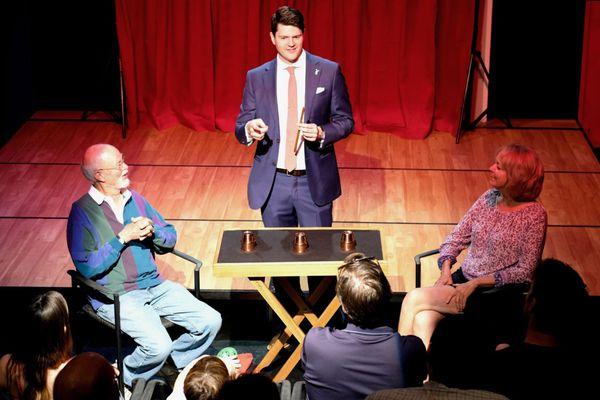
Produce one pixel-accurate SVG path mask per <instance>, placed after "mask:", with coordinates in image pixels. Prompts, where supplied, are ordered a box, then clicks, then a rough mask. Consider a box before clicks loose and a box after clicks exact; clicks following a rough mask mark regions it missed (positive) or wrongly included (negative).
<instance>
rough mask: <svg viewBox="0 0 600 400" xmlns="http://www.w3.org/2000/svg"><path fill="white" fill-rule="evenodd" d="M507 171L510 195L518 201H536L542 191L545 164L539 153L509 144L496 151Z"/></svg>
mask: <svg viewBox="0 0 600 400" xmlns="http://www.w3.org/2000/svg"><path fill="white" fill-rule="evenodd" d="M496 157H497V158H498V161H500V164H501V167H502V168H503V169H504V170H505V171H506V174H507V178H508V183H507V192H508V195H509V196H511V197H512V199H513V200H516V201H534V200H535V199H537V198H538V197H539V195H540V193H541V192H542V186H543V184H544V166H543V165H542V161H541V160H540V157H539V156H538V154H537V153H536V152H535V151H534V150H533V149H530V148H529V147H525V146H521V145H519V144H509V145H507V146H504V147H501V148H500V149H498V151H497V152H496Z"/></svg>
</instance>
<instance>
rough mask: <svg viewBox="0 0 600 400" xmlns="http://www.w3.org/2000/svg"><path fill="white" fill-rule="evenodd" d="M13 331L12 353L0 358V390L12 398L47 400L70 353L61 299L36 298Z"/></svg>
mask: <svg viewBox="0 0 600 400" xmlns="http://www.w3.org/2000/svg"><path fill="white" fill-rule="evenodd" d="M17 329H18V335H16V342H15V347H14V350H13V352H12V353H11V354H6V355H4V356H3V357H2V358H1V359H0V390H2V391H5V392H7V393H8V394H9V395H10V397H11V398H13V399H23V400H51V399H52V388H53V385H54V380H55V378H56V375H57V374H58V373H59V371H60V370H61V369H62V368H63V367H64V366H65V364H66V363H67V361H68V360H69V359H70V358H71V351H72V343H73V341H72V338H71V327H70V324H69V311H68V307H67V302H66V301H65V299H64V297H63V296H62V295H61V294H60V293H58V292H55V291H49V292H46V293H44V294H41V295H39V296H37V297H36V298H35V299H34V300H33V302H32V303H31V304H30V305H29V307H28V310H27V312H26V313H25V316H24V321H23V323H22V324H21V325H20V326H18V327H17Z"/></svg>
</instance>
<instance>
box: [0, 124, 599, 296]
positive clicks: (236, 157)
mask: <svg viewBox="0 0 600 400" xmlns="http://www.w3.org/2000/svg"><path fill="white" fill-rule="evenodd" d="M543 123H546V125H544V126H548V127H549V128H550V129H510V130H504V129H503V130H499V129H477V130H476V131H473V132H469V133H467V134H466V135H465V136H464V137H463V138H462V140H461V143H460V144H458V145H456V144H455V143H454V137H452V136H451V135H449V134H447V133H440V132H434V133H432V134H431V135H430V136H429V137H428V138H427V139H426V140H420V141H416V140H405V139H401V138H398V137H396V136H393V135H391V134H386V133H370V134H368V135H358V134H354V135H352V136H351V137H350V138H349V139H347V140H344V141H342V142H340V143H338V144H337V145H336V152H337V157H338V162H339V165H340V174H341V179H342V190H343V194H342V197H341V198H340V199H338V200H337V201H336V202H335V205H334V226H335V227H356V228H370V229H373V228H376V229H380V230H381V232H382V238H383V240H384V243H385V244H384V246H385V247H384V251H385V253H386V254H385V256H386V258H387V259H388V260H389V263H390V274H389V275H390V281H391V283H392V286H393V289H394V290H395V291H400V292H403V291H407V290H409V289H411V288H413V287H414V267H413V259H412V257H413V256H414V254H416V253H418V252H421V251H425V250H429V249H433V248H436V247H437V246H438V245H439V244H440V242H441V241H442V240H443V239H444V237H445V235H447V234H448V233H449V232H450V230H451V229H452V227H453V225H455V224H456V223H457V222H458V220H459V219H460V218H461V216H462V215H463V214H464V213H465V211H466V210H467V209H468V208H469V206H470V205H471V204H472V203H473V201H474V200H475V199H476V198H477V197H478V196H479V195H480V194H481V193H482V192H483V191H485V190H486V188H487V183H486V170H487V168H488V166H489V165H490V164H491V162H492V159H493V157H494V154H495V150H496V149H497V148H498V147H499V146H501V145H503V144H507V143H511V142H517V143H521V144H525V145H528V146H531V147H533V148H535V149H537V151H538V152H539V153H540V155H541V157H542V159H543V161H544V164H545V167H546V179H545V186H544V190H543V192H542V196H541V202H542V203H543V204H544V206H545V207H546V209H547V210H548V215H549V227H548V236H547V240H546V247H545V250H544V257H556V258H559V259H561V260H564V261H567V262H569V263H570V264H571V265H572V266H573V267H574V268H576V269H577V270H578V271H579V272H580V273H581V275H582V276H583V278H584V280H585V282H586V284H587V285H588V287H589V289H590V292H591V293H592V294H594V295H599V294H600V270H599V269H598V262H599V261H600V201H598V199H597V197H598V193H600V164H599V163H598V161H597V160H596V158H595V157H594V155H593V153H592V150H591V149H590V147H589V146H588V144H587V142H586V141H585V138H584V137H583V134H582V133H581V132H580V131H578V130H574V129H564V130H561V129H556V126H555V124H553V123H552V122H547V121H537V123H536V124H535V125H537V126H540V125H541V124H543ZM561 123H562V124H564V123H565V122H564V121H562V122H561ZM530 124H531V123H530ZM563 126H564V125H563ZM568 126H570V127H576V125H574V124H572V123H571V124H569V125H568ZM98 142H106V143H112V144H114V145H116V146H117V147H119V148H120V149H121V151H122V152H123V153H124V155H125V158H126V161H127V163H128V164H129V165H130V177H131V179H132V187H133V188H135V189H136V190H138V191H139V192H141V193H142V194H143V195H144V196H146V197H147V198H148V199H149V200H150V202H151V203H152V204H153V205H154V206H155V207H156V208H157V209H158V210H159V211H160V212H161V213H162V214H163V216H164V217H165V218H166V219H168V220H169V221H171V222H172V223H173V224H174V225H175V226H176V228H177V229H178V232H179V237H180V240H179V242H178V246H177V247H178V248H179V249H181V250H183V251H185V252H188V253H190V254H192V255H194V256H196V257H198V258H200V259H202V260H204V262H205V266H204V268H203V269H202V275H201V287H202V289H203V290H224V291H230V290H239V289H250V286H249V284H248V283H247V282H245V281H244V280H243V279H233V280H232V279H224V278H216V277H214V276H213V274H212V262H213V258H214V254H215V250H216V244H217V239H218V237H219V235H220V232H221V231H222V230H223V229H245V228H257V227H261V226H262V224H261V222H260V213H259V212H257V211H254V210H250V209H249V208H248V206H247V200H246V183H247V179H248V174H249V171H250V165H251V162H252V157H253V152H254V149H253V148H252V149H247V148H245V147H244V146H242V145H240V144H238V143H237V141H236V140H235V138H234V135H233V134H232V133H218V132H195V131H192V130H190V129H187V128H185V127H180V126H179V127H175V128H172V129H169V130H167V131H163V132H157V131H156V130H153V129H150V128H144V129H139V130H136V131H133V132H129V134H128V137H127V139H122V138H121V137H120V127H119V126H117V125H115V124H113V123H108V122H72V121H70V122H68V121H49V120H37V121H34V120H32V121H29V122H27V123H26V124H25V125H24V126H23V127H22V128H21V130H20V131H19V132H18V133H17V134H16V135H15V136H14V137H13V138H12V139H11V140H10V141H9V142H8V143H7V144H6V145H5V146H4V147H3V148H2V149H0V193H2V198H1V200H0V285H1V286H41V287H65V286H69V280H68V279H67V274H66V271H67V270H68V269H70V268H72V264H71V261H70V258H69V254H68V251H67V246H66V238H65V227H66V222H67V216H68V213H69V210H70V205H71V203H72V202H73V201H75V200H76V199H77V198H78V197H79V196H81V195H82V194H83V193H85V192H86V191H87V188H88V183H87V182H86V181H85V180H84V178H83V176H82V175H81V173H80V170H79V161H80V158H81V156H82V154H83V151H84V150H85V148H86V147H87V146H89V145H91V144H93V143H98ZM159 265H160V269H161V273H162V274H163V275H164V276H166V277H168V278H170V279H175V280H178V281H180V282H184V283H185V284H186V285H187V286H188V287H191V286H192V285H193V281H192V274H191V271H190V270H189V269H188V268H187V266H186V265H185V264H184V263H180V262H178V261H176V260H175V259H174V258H172V257H171V256H168V255H167V256H162V257H160V261H159ZM436 274H437V269H436V267H435V266H434V265H433V263H431V264H430V265H427V266H426V267H425V270H424V277H423V279H424V283H425V284H428V283H431V282H433V280H434V279H435V276H436Z"/></svg>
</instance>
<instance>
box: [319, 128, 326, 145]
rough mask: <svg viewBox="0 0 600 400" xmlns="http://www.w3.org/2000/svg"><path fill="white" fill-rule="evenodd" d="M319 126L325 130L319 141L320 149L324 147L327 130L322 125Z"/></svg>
mask: <svg viewBox="0 0 600 400" xmlns="http://www.w3.org/2000/svg"><path fill="white" fill-rule="evenodd" d="M319 128H320V129H321V132H323V137H322V138H321V140H320V141H319V150H320V149H322V148H323V144H324V143H325V130H324V129H323V128H321V127H319Z"/></svg>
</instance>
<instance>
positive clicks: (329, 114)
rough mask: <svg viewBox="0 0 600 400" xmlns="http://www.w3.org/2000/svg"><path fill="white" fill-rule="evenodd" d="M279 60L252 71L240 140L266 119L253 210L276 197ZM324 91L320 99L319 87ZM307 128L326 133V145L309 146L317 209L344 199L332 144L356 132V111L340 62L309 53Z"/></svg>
mask: <svg viewBox="0 0 600 400" xmlns="http://www.w3.org/2000/svg"><path fill="white" fill-rule="evenodd" d="M276 72H277V61H276V59H273V60H272V61H269V62H268V63H266V64H263V65H261V66H260V67H258V68H255V69H253V70H251V71H249V72H248V74H247V76H246V86H245V88H244V97H243V99H242V105H241V106H240V113H239V115H238V117H237V120H236V126H235V135H236V137H237V139H238V140H239V141H240V143H242V144H248V143H247V140H246V132H245V125H246V123H247V122H248V121H250V120H252V119H255V118H262V120H263V121H264V122H265V124H266V125H267V126H268V127H269V131H268V132H267V134H266V135H265V138H264V139H263V140H261V141H259V142H258V143H257V146H256V153H255V155H254V163H253V165H252V171H251V172H250V179H249V181H248V201H249V203H250V207H251V208H253V209H258V208H261V207H262V206H263V205H264V204H265V202H266V200H267V198H268V196H269V193H270V192H271V187H272V186H273V181H274V179H275V169H276V168H277V156H278V153H279V145H280V143H279V142H280V139H279V138H280V135H279V129H280V127H279V113H278V111H277V86H276ZM318 87H323V88H325V90H324V91H322V92H321V93H319V94H317V93H316V91H317V88H318ZM304 120H305V122H306V123H314V124H317V125H319V126H321V127H322V128H323V130H324V131H325V140H324V142H323V144H322V145H321V144H320V142H318V141H317V142H308V141H305V142H304V155H305V160H306V175H307V178H308V185H309V189H310V193H311V197H312V199H313V201H314V202H315V203H316V204H317V205H320V206H321V205H324V204H327V203H331V202H332V201H333V200H335V199H336V198H338V197H339V196H340V195H341V194H342V190H341V186H340V176H339V173H338V168H337V161H336V158H335V151H334V149H333V143H335V142H336V141H338V140H340V139H343V138H345V137H346V136H348V135H349V134H350V133H351V132H352V130H353V129H354V120H353V119H352V107H351V106H350V100H349V98H348V90H347V88H346V82H345V80H344V76H343V75H342V72H341V70H340V67H339V65H338V64H337V63H334V62H332V61H329V60H326V59H324V58H321V57H317V56H314V55H312V54H310V53H308V52H306V88H305V118H304Z"/></svg>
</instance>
